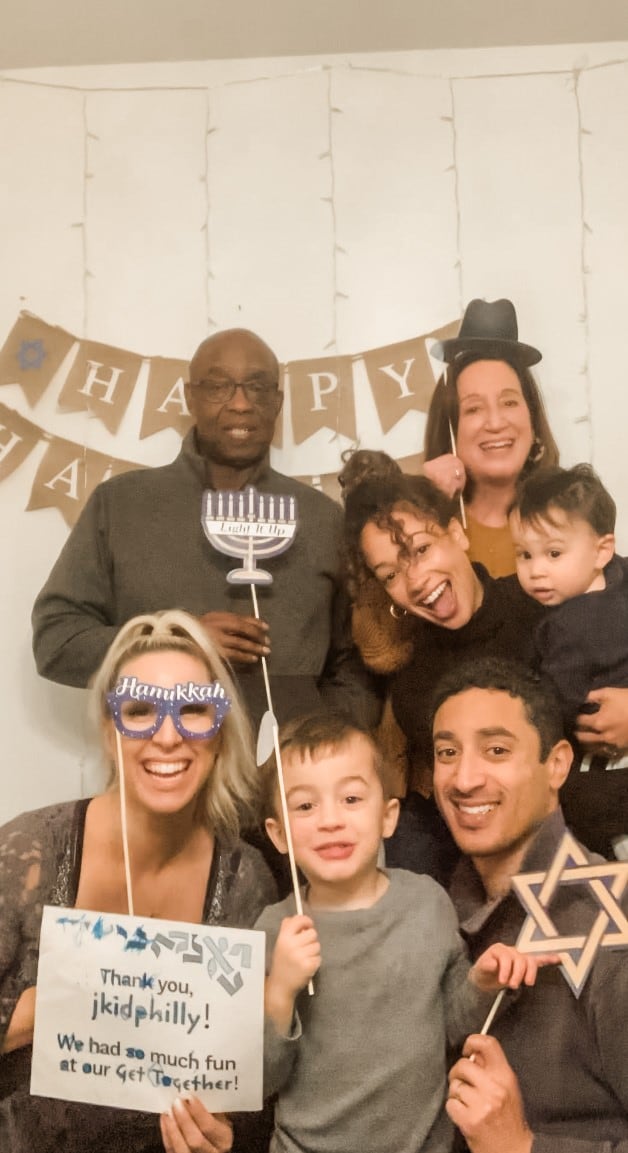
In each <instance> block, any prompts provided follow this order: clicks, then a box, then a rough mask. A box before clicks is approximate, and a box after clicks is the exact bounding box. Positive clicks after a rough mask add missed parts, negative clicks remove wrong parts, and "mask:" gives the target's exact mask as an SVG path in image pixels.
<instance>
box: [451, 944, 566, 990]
mask: <svg viewBox="0 0 628 1153" xmlns="http://www.w3.org/2000/svg"><path fill="white" fill-rule="evenodd" d="M560 961H561V958H560V956H559V954H558V953H537V954H532V953H521V952H519V950H518V949H515V947H514V945H502V944H500V943H498V944H496V945H491V946H490V948H489V949H487V950H486V952H484V953H482V956H481V957H478V959H477V961H476V962H475V965H474V966H473V968H472V969H471V972H470V974H469V976H470V978H471V980H472V981H473V984H474V985H475V986H476V988H478V989H481V990H482V992H485V993H491V992H493V991H496V990H497V989H518V988H519V986H520V985H534V984H535V982H536V975H537V972H538V970H539V969H541V968H542V967H543V966H544V965H559V964H560Z"/></svg>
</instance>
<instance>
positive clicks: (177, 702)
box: [107, 677, 231, 741]
mask: <svg viewBox="0 0 628 1153" xmlns="http://www.w3.org/2000/svg"><path fill="white" fill-rule="evenodd" d="M107 706H108V708H109V712H110V713H111V716H112V718H113V723H114V725H115V726H116V728H117V730H118V732H120V733H122V736H123V737H130V738H131V739H132V740H148V739H149V738H150V737H152V736H154V734H155V733H156V732H157V730H158V729H160V728H161V726H162V724H163V722H164V720H165V719H166V717H167V716H168V717H171V718H172V723H173V724H174V727H175V729H176V730H177V732H178V733H180V735H181V736H182V737H184V738H185V739H186V740H190V741H203V740H205V741H206V740H208V739H209V738H210V737H213V736H215V735H216V733H217V732H218V730H219V729H220V726H221V725H222V723H223V721H224V719H225V717H226V715H227V713H228V712H229V709H230V708H231V701H230V699H229V697H228V696H226V695H225V691H224V689H223V687H222V685H221V684H220V683H219V682H218V681H213V682H212V683H211V684H206V685H197V684H193V683H192V682H191V681H190V682H188V684H185V685H181V684H177V685H175V686H174V688H172V689H166V688H163V687H162V686H161V685H148V684H145V683H143V682H138V681H137V678H135V677H122V679H121V680H120V681H118V684H117V685H116V687H115V689H114V690H113V692H111V693H107Z"/></svg>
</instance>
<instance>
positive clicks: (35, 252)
mask: <svg viewBox="0 0 628 1153" xmlns="http://www.w3.org/2000/svg"><path fill="white" fill-rule="evenodd" d="M627 106H628V43H626V44H617V43H615V44H612V45H588V46H562V47H537V48H520V49H502V50H496V49H495V50H482V51H468V52H462V51H459V52H453V53H445V52H430V53H420V52H405V53H397V54H389V55H382V54H377V55H369V56H355V57H351V58H349V57H342V58H341V57H329V58H325V59H323V58H315V59H293V60H290V59H285V58H282V59H280V60H279V59H277V60H261V61H260V60H258V61H220V62H213V63H210V62H207V63H198V62H195V63H176V64H167V65H163V64H162V65H141V66H140V65H138V66H118V67H110V68H105V67H101V68H96V67H92V68H76V69H47V70H44V69H40V70H37V71H32V72H20V73H14V74H10V73H4V74H3V76H2V77H0V220H2V228H1V233H0V235H1V241H0V243H1V249H0V268H1V269H2V277H1V280H0V341H1V340H2V339H4V335H5V334H6V333H8V331H9V329H10V328H11V326H12V324H13V323H14V321H15V319H16V317H17V314H18V312H19V310H20V309H21V308H27V309H29V310H30V311H32V312H34V313H36V314H38V315H39V316H41V317H42V318H44V319H45V320H46V321H48V322H50V323H55V324H60V325H61V326H63V327H64V328H66V329H68V330H70V331H72V332H74V333H76V334H77V335H79V336H85V337H89V338H92V339H96V340H101V341H105V342H109V343H112V344H115V345H118V346H122V347H125V348H128V349H131V350H135V351H137V352H140V353H144V354H148V355H150V354H159V355H162V356H172V357H182V358H187V357H189V355H190V354H191V352H192V351H193V350H194V348H195V347H196V345H197V343H198V342H199V341H200V340H201V339H202V338H203V337H204V336H205V335H206V334H207V333H208V332H211V331H214V330H215V329H216V328H221V327H225V326H228V325H232V324H241V325H245V326H248V327H251V328H253V329H256V330H257V331H259V332H260V334H261V335H263V336H264V337H265V339H267V340H268V341H269V342H270V343H271V344H272V345H273V346H274V347H275V349H276V351H277V353H278V355H279V357H280V359H282V360H288V359H299V358H304V357H309V356H317V355H322V354H329V353H332V352H334V351H337V352H339V353H351V352H359V351H361V350H364V349H368V348H373V347H377V346H380V345H382V344H387V343H391V342H394V341H397V340H402V339H404V338H407V337H412V336H416V335H418V334H420V333H422V332H425V331H427V330H429V329H430V328H434V327H436V326H438V325H441V324H444V323H446V322H448V321H450V320H452V319H453V318H454V317H456V316H460V315H461V313H462V310H463V306H464V304H465V303H466V302H468V300H469V299H471V298H472V297H474V296H483V297H486V298H487V299H495V298H497V297H499V296H509V297H511V298H512V299H513V300H514V301H515V303H516V306H517V311H518V314H519V323H520V334H521V336H522V339H524V340H527V341H528V342H530V343H532V344H535V345H538V346H539V347H540V348H541V349H542V350H543V351H544V359H543V362H542V364H541V366H540V369H539V374H538V375H539V379H540V381H541V383H542V387H543V391H544V393H545V396H546V398H547V401H548V406H549V410H550V415H551V419H552V424H553V427H554V430H555V432H556V434H557V437H558V440H559V442H560V445H561V449H562V453H563V459H564V461H565V462H566V463H573V462H575V461H577V460H586V459H589V460H592V461H593V463H594V464H595V466H596V467H597V468H598V470H599V471H600V473H601V475H602V477H603V479H604V480H605V481H606V483H607V484H608V486H609V487H610V489H611V491H612V492H613V493H614V495H615V496H616V498H617V500H618V503H619V506H620V510H621V518H620V547H621V548H622V550H623V551H627V550H628V500H626V499H624V494H623V484H622V478H623V474H624V473H625V468H624V461H623V455H624V448H623V445H624V428H625V424H626V417H627V415H628V400H627V399H626V386H625V383H624V381H623V379H622V377H621V376H620V375H619V374H618V373H617V371H613V370H614V368H615V364H616V363H621V361H619V359H618V357H617V355H616V351H615V350H616V348H617V346H618V342H619V340H620V339H622V338H623V334H624V329H625V315H624V312H625V308H624V297H625V293H624V276H625V269H626V267H628V259H627V258H628V221H627V218H626V209H625V206H626V204H627V203H628V138H627V136H626V132H625V109H626V107H627ZM622 360H623V358H622ZM58 391H59V388H58V387H57V386H55V384H54V383H53V385H52V386H51V387H50V388H49V389H48V390H47V392H46V393H45V395H44V396H43V397H42V399H41V401H40V402H39V403H38V404H37V405H36V406H35V407H34V408H33V409H29V406H28V404H27V403H26V401H25V399H24V397H23V395H22V392H21V390H20V388H19V387H18V386H17V385H9V386H5V387H4V388H2V389H0V401H2V402H4V403H5V404H7V405H9V406H10V407H12V408H15V409H16V410H18V411H20V412H21V413H23V414H24V415H25V416H27V417H31V418H32V419H33V421H34V422H35V423H36V424H38V425H39V426H40V427H42V428H44V429H45V430H47V431H48V432H50V433H53V434H57V435H60V436H64V437H68V438H69V439H71V440H74V441H77V442H79V443H82V444H85V445H87V446H89V447H92V448H97V449H101V450H102V451H109V450H110V451H112V452H113V455H115V456H116V457H120V458H126V459H129V460H136V461H139V462H142V463H146V464H158V463H162V462H164V461H166V460H168V459H171V458H172V457H173V456H174V455H175V452H176V449H177V438H176V437H175V435H174V434H173V433H171V432H163V433H159V434H157V435H156V436H154V437H152V438H149V439H147V440H144V441H141V442H140V441H139V439H138V432H139V421H140V414H141V397H139V398H137V399H136V400H135V401H134V403H133V404H132V405H131V407H130V409H129V411H128V412H127V414H126V416H125V419H124V421H123V424H122V427H121V429H120V431H119V433H118V434H117V435H116V437H115V438H114V437H112V436H111V435H110V434H109V433H108V432H107V431H106V430H105V429H104V428H103V427H102V425H101V424H100V423H99V422H97V421H94V420H90V419H89V417H87V416H85V415H81V414H68V413H64V412H62V411H59V410H58V409H57V407H56V397H57V394H58ZM358 423H359V433H360V436H361V440H362V443H363V444H365V445H368V446H372V447H383V448H386V449H388V450H390V451H392V452H393V453H394V454H395V455H410V454H412V453H413V452H415V451H417V449H418V448H419V447H420V440H421V435H422V419H421V417H420V416H419V415H418V414H408V415H407V416H406V417H405V418H404V420H402V421H401V422H399V424H398V425H397V426H396V427H395V428H394V429H392V430H391V431H390V432H389V433H388V434H387V436H385V437H384V436H382V435H381V431H380V428H379V424H378V421H377V416H376V411H375V408H374V405H373V403H372V399H371V397H370V395H369V392H368V388H367V386H366V383H365V384H364V388H363V393H362V395H361V397H360V409H359V412H358ZM0 437H1V430H0ZM44 449H45V445H44V444H40V445H38V446H37V448H36V449H35V450H34V451H33V453H31V455H30V457H29V458H28V459H27V461H26V462H25V463H24V464H23V465H22V466H21V467H20V469H18V470H17V471H16V472H15V473H13V475H12V476H10V477H9V478H8V479H6V480H4V481H3V482H2V483H0V518H1V542H2V543H1V548H2V564H1V566H0V604H1V606H2V636H3V641H4V646H3V658H2V662H1V667H0V701H1V702H2V705H1V708H2V720H3V736H4V740H3V756H2V768H3V788H2V792H1V794H0V819H7V818H9V817H10V816H12V815H13V814H14V813H16V812H18V811H20V810H22V809H24V808H32V807H34V806H35V805H38V804H44V803H47V802H49V801H52V800H55V799H60V798H63V797H70V796H76V795H78V794H79V793H81V792H86V791H88V790H89V789H90V788H92V787H94V782H95V781H96V780H97V779H98V774H97V771H96V768H95V764H96V761H95V754H94V751H93V748H92V746H91V744H90V741H89V739H88V736H87V729H86V721H85V712H86V710H85V700H84V694H82V693H80V692H77V691H74V690H70V689H64V688H61V687H58V686H53V685H50V684H47V683H46V682H43V681H41V680H39V679H38V678H37V676H36V673H35V669H34V664H33V660H32V656H31V652H30V625H29V614H30V608H31V604H32V601H33V599H34V596H35V594H36V592H37V591H38V589H39V587H40V586H41V584H42V583H43V581H44V579H45V577H46V575H47V573H48V571H49V569H50V567H51V564H52V562H53V560H54V559H55V557H56V555H57V553H58V551H59V549H60V547H61V544H62V542H63V540H64V539H65V536H66V533H67V530H66V528H65V525H64V523H63V521H62V519H61V516H60V514H59V513H58V512H57V511H56V510H45V511H39V512H25V511H24V510H25V507H26V504H27V502H28V497H29V493H30V486H31V483H32V480H33V477H34V474H35V470H36V466H37V464H38V462H39V460H40V459H41V456H42V455H43V452H44ZM338 450H339V444H338V441H337V439H336V440H334V438H332V437H331V436H330V435H327V434H325V433H320V432H319V433H318V434H317V435H316V436H315V437H313V438H312V439H311V442H308V443H306V444H305V445H303V446H301V447H300V448H299V450H298V451H296V450H295V449H293V448H291V447H290V445H289V444H288V446H287V448H286V450H285V452H284V453H283V455H282V456H281V457H278V458H277V463H278V464H279V467H282V468H284V469H285V471H287V472H298V473H301V474H303V473H305V472H308V471H310V470H311V471H313V472H318V471H332V470H333V469H334V468H335V464H336V461H337V458H338Z"/></svg>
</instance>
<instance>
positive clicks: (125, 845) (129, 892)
mask: <svg viewBox="0 0 628 1153" xmlns="http://www.w3.org/2000/svg"><path fill="white" fill-rule="evenodd" d="M116 759H117V761H118V779H119V781H120V820H121V824H122V852H123V854H124V876H125V879H126V900H127V905H128V909H129V916H130V917H132V916H133V889H132V887H131V862H130V858H129V836H128V826H127V819H126V779H125V776H124V758H123V756H122V741H121V740H120V733H119V732H118V730H117V729H116Z"/></svg>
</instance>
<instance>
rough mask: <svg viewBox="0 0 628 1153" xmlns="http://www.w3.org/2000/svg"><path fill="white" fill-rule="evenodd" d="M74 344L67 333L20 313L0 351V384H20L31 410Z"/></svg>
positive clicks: (71, 337)
mask: <svg viewBox="0 0 628 1153" xmlns="http://www.w3.org/2000/svg"><path fill="white" fill-rule="evenodd" d="M75 343H76V339H75V337H74V336H72V335H71V334H70V333H69V332H64V330H63V329H62V328H56V327H55V326H54V325H52V324H46V322H45V321H44V320H40V319H39V317H38V316H33V315H32V314H31V313H30V312H21V313H20V315H19V317H18V319H17V320H16V322H15V324H14V325H13V328H12V329H11V331H10V333H9V335H8V337H7V339H6V341H5V342H4V345H3V347H2V349H1V350H0V385H2V384H19V385H20V387H21V389H22V391H23V393H24V396H25V397H26V399H27V401H28V403H29V404H30V405H31V407H32V406H33V405H34V404H36V403H37V401H38V400H39V399H40V397H41V396H43V394H44V392H45V391H46V389H47V387H48V385H49V384H50V381H51V380H52V378H53V376H54V374H55V372H56V371H57V369H58V368H60V366H61V365H62V363H63V361H64V359H65V357H66V356H67V355H68V353H69V351H70V349H71V348H72V347H73V345H74V344H75Z"/></svg>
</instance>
